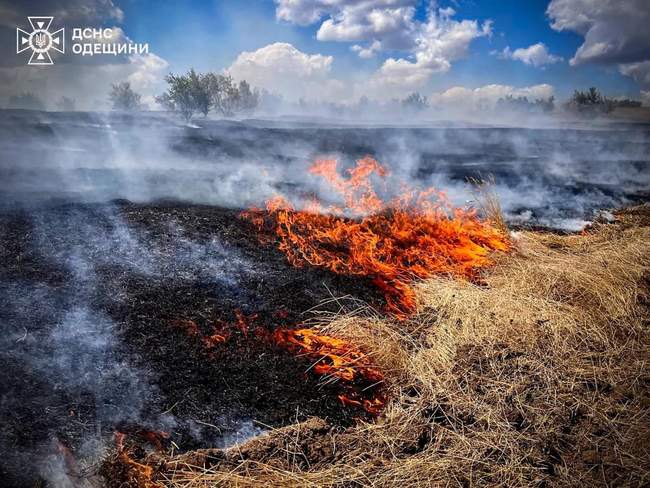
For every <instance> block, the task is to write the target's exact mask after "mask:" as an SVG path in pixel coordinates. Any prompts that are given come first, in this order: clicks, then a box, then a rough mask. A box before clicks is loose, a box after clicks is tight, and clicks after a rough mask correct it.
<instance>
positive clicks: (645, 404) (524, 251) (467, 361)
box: [151, 207, 650, 488]
mask: <svg viewBox="0 0 650 488" xmlns="http://www.w3.org/2000/svg"><path fill="white" fill-rule="evenodd" d="M513 240H514V242H515V247H516V249H515V251H513V253H511V254H510V255H507V256H503V257H501V258H499V260H498V263H497V266H496V267H495V269H493V270H492V271H491V272H489V273H486V275H485V276H484V277H483V279H482V281H481V283H480V284H472V283H468V282H466V281H460V280H453V279H444V278H436V279H432V280H428V281H425V282H423V283H420V284H419V285H418V286H417V298H418V313H417V315H416V316H415V317H414V318H413V319H412V320H410V321H409V322H407V323H404V322H399V323H397V322H391V321H389V320H387V319H382V318H381V317H377V316H374V315H372V314H370V313H368V314H356V315H352V316H342V317H338V318H336V319H334V320H332V321H329V323H328V324H327V325H325V326H324V328H325V329H326V330H327V331H328V333H333V334H336V335H338V336H342V337H346V338H348V339H350V340H353V341H354V342H355V343H356V344H358V345H359V346H360V347H361V348H363V349H364V350H365V351H367V352H368V354H370V355H371V357H372V358H373V361H374V362H375V363H376V364H377V365H378V366H379V367H380V368H382V370H383V371H384V372H385V374H386V388H387V391H388V392H389V397H390V398H391V400H390V401H389V403H388V405H387V407H386V410H385V412H384V414H383V415H382V416H381V417H380V418H378V419H377V420H376V421H375V422H372V423H364V422H362V423H360V424H358V425H357V426H355V427H352V428H349V429H347V430H340V429H338V428H336V427H333V426H330V425H328V424H327V423H326V422H325V421H324V420H321V419H311V420H309V421H307V422H304V423H302V424H296V425H293V426H289V427H285V428H283V429H277V430H275V431H273V432H271V433H269V434H267V435H266V436H263V437H261V438H259V439H255V440H252V441H250V442H248V443H247V444H244V445H243V446H238V447H236V448H231V449H228V450H225V451H224V450H211V451H210V450H208V451H203V452H195V453H188V454H184V455H180V456H175V457H163V458H157V459H152V460H151V462H152V463H154V464H155V463H162V464H158V466H159V467H160V469H159V472H158V482H159V483H160V486H164V487H175V488H189V487H193V488H196V487H214V486H237V487H248V486H251V487H252V486H261V485H269V486H301V487H302V486H314V487H343V486H345V487H348V486H372V487H384V486H386V487H388V486H422V487H425V486H426V487H430V486H434V487H435V486H502V487H515V486H521V487H524V486H525V487H529V486H567V487H568V486H584V485H587V484H593V485H596V486H647V484H648V483H649V482H650V452H649V448H650V445H649V442H648V439H650V427H649V426H650V418H648V417H649V407H650V395H649V393H648V386H649V385H650V374H649V373H648V362H649V360H650V354H649V352H650V347H649V345H650V341H649V340H648V325H649V322H648V316H649V315H648V310H649V307H648V295H647V293H648V284H649V273H650V254H649V253H648V242H650V208H648V207H638V208H635V209H631V210H629V211H627V212H621V213H620V214H618V222H617V223H616V224H613V225H602V226H597V227H594V228H593V229H590V230H588V231H587V232H585V233H583V234H582V235H570V236H558V235H554V234H543V233H535V232H522V233H516V234H513Z"/></svg>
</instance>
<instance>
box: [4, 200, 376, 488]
mask: <svg viewBox="0 0 650 488" xmlns="http://www.w3.org/2000/svg"><path fill="white" fill-rule="evenodd" d="M0 222H1V224H2V225H1V228H2V235H1V237H0V242H1V246H0V249H2V251H1V252H2V255H1V256H0V283H2V284H3V286H2V288H3V289H2V290H1V292H2V294H3V296H4V297H5V300H6V301H7V302H6V305H5V306H4V307H3V308H2V310H1V311H0V316H1V317H0V320H2V323H3V330H4V332H3V336H4V338H3V344H2V346H3V347H2V351H1V352H0V354H1V355H2V363H3V365H4V372H3V375H2V377H0V391H1V392H2V403H1V404H0V414H1V416H2V419H3V422H2V432H1V442H2V444H0V447H1V448H2V458H1V460H0V466H2V471H1V472H0V476H1V477H2V478H3V480H5V483H6V484H4V485H3V486H29V485H30V483H31V482H32V481H33V479H31V477H30V476H28V479H27V480H25V479H22V478H21V477H22V476H23V475H24V474H25V472H24V470H23V469H22V468H20V465H21V464H23V465H24V462H25V460H26V459H31V462H32V463H33V462H34V459H35V458H36V459H37V458H38V456H42V457H46V456H47V455H52V451H53V450H55V449H56V441H58V442H60V443H61V444H63V445H65V446H67V447H69V448H71V450H72V452H73V453H75V454H77V453H79V455H80V456H83V454H84V451H85V449H87V447H84V444H87V440H88V438H95V439H97V438H108V437H110V435H111V434H112V432H113V431H115V430H127V431H128V430H129V429H135V428H147V429H151V430H163V431H168V432H170V433H171V440H173V441H174V442H176V443H177V444H178V445H179V446H180V447H181V449H189V448H195V447H202V446H203V447H205V446H215V445H219V444H222V443H224V442H231V441H232V440H234V439H235V438H236V437H237V436H247V435H251V434H252V433H254V432H255V430H254V427H253V426H255V427H256V428H258V429H259V428H263V426H279V425H285V424H287V423H290V422H293V421H295V420H296V419H304V418H306V417H307V416H310V415H318V416H321V417H327V418H329V419H330V420H331V421H332V422H334V423H340V424H342V425H345V424H348V423H349V422H351V421H353V419H354V418H355V417H358V416H360V415H362V412H359V411H355V409H350V408H343V407H342V406H341V404H340V402H339V401H338V399H337V394H338V393H340V391H341V390H340V388H339V387H338V386H337V385H335V384H332V385H323V384H322V382H321V381H320V380H319V378H318V377H316V376H315V375H313V374H311V373H307V370H308V368H309V366H310V362H309V361H308V360H307V359H306V358H300V357H295V355H293V354H292V353H288V352H286V351H284V350H281V349H279V348H277V347H275V346H273V345H272V344H270V343H269V341H265V340H261V339H259V338H256V337H254V336H253V335H252V331H251V336H250V337H249V338H246V337H245V336H244V335H243V334H242V333H241V332H239V331H238V330H237V329H236V328H234V327H233V333H232V336H231V338H230V339H229V340H228V341H227V342H226V343H225V344H223V345H219V346H218V347H217V348H216V349H215V350H213V351H212V355H211V356H210V355H209V354H208V353H207V351H206V349H205V347H204V346H203V345H202V344H201V342H200V340H197V339H196V338H193V337H191V336H189V335H188V334H187V333H186V332H185V331H183V330H182V329H180V328H178V327H175V326H174V325H173V324H174V322H175V321H177V320H179V319H192V320H194V321H195V322H196V323H197V325H198V326H199V327H200V328H201V330H202V332H205V333H208V332H209V330H210V325H211V324H212V323H214V322H215V321H217V320H222V321H225V322H234V321H235V311H236V310H241V311H242V312H243V313H244V314H245V315H252V314H258V317H257V318H256V319H255V321H254V322H253V323H254V327H257V328H258V329H259V330H265V331H271V330H273V329H274V328H275V327H278V326H292V325H297V324H299V323H301V322H302V321H304V320H306V319H307V318H308V317H309V314H307V315H305V314H304V312H305V311H306V310H309V309H311V308H312V307H314V306H317V305H319V304H320V303H321V302H322V301H323V300H326V299H327V298H329V297H330V296H336V297H342V296H346V295H353V296H355V297H358V298H362V299H365V300H368V301H369V302H370V303H375V304H376V305H378V306H380V305H381V299H380V297H379V295H378V293H377V292H376V291H375V290H374V289H373V288H372V287H371V286H369V284H368V283H365V282H364V281H363V280H359V279H351V278H346V277H341V276H336V275H333V274H331V273H328V272H326V271H321V270H316V269H297V268H294V267H292V266H290V265H289V264H288V263H287V262H286V259H285V257H284V255H282V253H280V252H279V251H278V250H277V249H276V248H275V246H273V245H266V246H265V245H261V244H260V243H259V240H258V237H257V235H256V232H255V231H254V229H253V228H252V226H251V225H250V224H249V223H248V222H246V221H244V220H242V219H240V218H239V211H237V210H232V209H221V208H216V207H210V206H201V205H188V204H179V203H173V202H168V203H157V204H139V205H138V204H131V203H128V202H124V201H121V202H116V203H113V204H110V205H107V206H106V205H73V204H69V205H63V206H59V207H54V208H48V209H42V210H40V211H34V210H32V211H31V212H30V213H26V212H20V213H11V214H4V215H2V216H1V217H0ZM91 236H92V237H93V238H94V242H92V241H87V239H88V238H90V237H91ZM215 239H217V240H218V243H219V244H218V245H216V244H215V242H217V241H215ZM184 246H185V247H184ZM192 246H194V247H192ZM211 246H212V247H211ZM190 248H191V251H187V249H190ZM188 253H189V254H188ZM143 260H147V262H146V263H145V262H141V261H143ZM210 270H212V271H210ZM336 308H337V306H335V305H333V304H330V305H322V306H321V307H319V310H327V309H329V310H336ZM71 310H72V311H73V312H72V313H73V318H74V319H75V320H76V321H77V322H75V323H74V324H73V325H72V327H73V330H72V331H71V334H68V333H67V332H64V333H63V340H59V339H61V332H59V331H60V330H64V331H65V330H66V326H62V325H61V324H62V323H69V322H70V313H71V312H70V311H71ZM278 312H280V314H278ZM97 323H100V324H104V325H102V326H97ZM78 336H79V337H82V338H83V339H79V338H78ZM95 341H99V342H100V343H101V344H99V345H98V344H96V343H95ZM107 344H108V345H107ZM58 362H61V363H64V364H58ZM54 363H57V364H54ZM253 422H254V423H253ZM16 471H17V472H18V473H20V476H19V477H17V478H16V477H14V475H15V472H16ZM12 473H13V474H12ZM30 475H33V476H35V477H37V476H38V472H34V473H30Z"/></svg>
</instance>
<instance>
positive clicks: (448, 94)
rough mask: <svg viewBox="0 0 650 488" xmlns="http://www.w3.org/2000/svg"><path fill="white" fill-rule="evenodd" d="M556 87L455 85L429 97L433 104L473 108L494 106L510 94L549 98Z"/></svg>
mask: <svg viewBox="0 0 650 488" xmlns="http://www.w3.org/2000/svg"><path fill="white" fill-rule="evenodd" d="M554 93H555V89H554V87H553V86H552V85H548V84H541V85H533V86H526V87H520V88H517V87H514V86H510V85H495V84H492V85H485V86H481V87H478V88H466V87H463V86H455V87H452V88H449V89H448V90H445V91H443V92H434V93H432V94H431V96H430V97H429V100H430V101H431V104H432V105H440V106H442V107H449V108H458V109H472V108H476V107H477V106H479V105H483V104H487V105H489V106H494V105H495V104H496V102H497V101H498V100H499V99H500V98H504V97H506V96H508V95H510V96H512V97H515V98H518V97H527V98H528V100H530V101H533V100H537V99H548V98H549V97H551V96H553V95H554Z"/></svg>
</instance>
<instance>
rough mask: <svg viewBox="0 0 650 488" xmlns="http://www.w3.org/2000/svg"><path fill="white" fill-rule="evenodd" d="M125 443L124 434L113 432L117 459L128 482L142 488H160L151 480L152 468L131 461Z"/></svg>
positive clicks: (133, 460)
mask: <svg viewBox="0 0 650 488" xmlns="http://www.w3.org/2000/svg"><path fill="white" fill-rule="evenodd" d="M125 441H126V434H125V433H123V432H115V448H116V450H117V458H118V461H119V462H120V464H121V465H122V466H124V468H125V471H126V472H125V476H126V478H127V479H128V482H129V483H133V485H134V486H142V487H144V488H160V486H161V485H160V484H159V483H156V482H155V481H154V480H153V475H154V471H153V468H152V467H151V466H148V465H146V464H142V463H139V462H137V461H136V460H135V459H133V457H131V452H130V450H129V448H128V447H126V442H125Z"/></svg>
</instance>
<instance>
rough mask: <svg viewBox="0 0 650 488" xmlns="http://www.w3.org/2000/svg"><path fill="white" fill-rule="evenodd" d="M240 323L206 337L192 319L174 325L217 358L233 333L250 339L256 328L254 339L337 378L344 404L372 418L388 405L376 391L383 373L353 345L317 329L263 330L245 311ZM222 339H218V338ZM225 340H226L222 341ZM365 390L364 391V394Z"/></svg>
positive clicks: (238, 317) (221, 325) (221, 324)
mask: <svg viewBox="0 0 650 488" xmlns="http://www.w3.org/2000/svg"><path fill="white" fill-rule="evenodd" d="M275 315H276V317H277V318H284V317H286V311H283V310H280V311H278V312H277V313H276V314H275ZM235 317H236V320H235V321H234V323H232V324H227V323H225V322H221V321H219V322H217V324H218V326H215V328H214V329H213V330H218V331H219V333H218V334H217V333H216V332H215V334H213V335H204V334H202V333H201V331H200V330H199V327H198V326H197V325H196V323H195V322H193V321H191V320H176V321H174V322H173V323H172V324H173V325H174V326H175V327H179V328H181V329H183V330H185V332H186V333H187V335H188V336H189V337H192V338H193V339H196V340H197V341H198V342H199V343H200V344H202V346H203V347H204V348H205V349H206V350H207V351H208V353H209V355H210V357H211V358H213V359H214V358H215V357H216V356H215V355H214V352H215V351H214V348H215V346H216V345H217V344H220V343H223V342H225V341H226V340H228V339H229V338H230V337H231V332H229V330H228V328H230V329H231V330H235V329H237V330H239V331H240V332H241V335H242V336H243V337H244V338H246V339H250V338H251V334H250V331H251V330H253V329H254V334H253V335H252V340H261V341H264V342H266V343H268V342H271V343H274V344H276V345H278V346H281V347H283V348H285V349H287V350H289V351H291V352H293V353H295V354H297V355H301V356H305V357H307V358H309V359H311V360H313V361H314V364H313V365H312V367H311V368H310V369H311V370H312V371H313V372H314V373H315V374H317V375H319V376H324V377H327V378H328V379H337V380H338V381H340V382H341V385H342V388H343V390H344V391H345V393H343V394H341V395H339V396H338V398H339V400H340V401H341V403H343V404H344V405H351V406H355V407H359V408H363V409H364V410H366V411H367V412H368V413H370V414H372V415H378V414H379V413H380V411H381V409H382V407H383V405H384V398H383V397H382V396H381V395H379V394H378V393H377V392H376V390H377V389H378V386H379V385H380V384H381V383H382V382H383V380H384V376H383V374H382V373H381V372H380V371H379V370H378V369H377V368H375V367H373V366H372V363H371V362H370V359H369V358H368V356H367V355H366V354H364V353H363V352H361V351H360V350H359V349H358V348H357V347H355V346H354V345H353V344H351V343H349V342H347V341H344V340H343V339H339V338H336V337H331V336H327V335H322V334H318V333H317V331H315V330H313V329H285V328H278V329H276V330H275V331H274V332H273V333H270V332H268V330H266V329H264V328H262V327H255V324H254V321H255V319H256V318H257V314H254V315H250V316H245V315H244V314H243V313H242V312H241V311H236V312H235ZM215 336H218V337H219V339H218V340H215V339H214V337H215ZM221 338H223V339H221ZM360 390H362V392H361V391H360Z"/></svg>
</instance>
